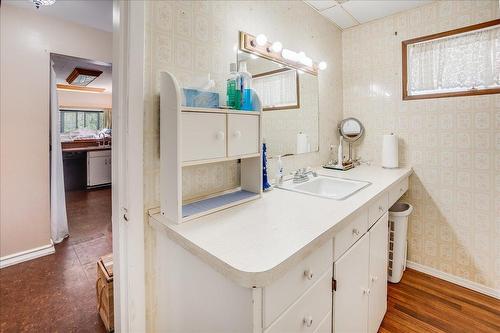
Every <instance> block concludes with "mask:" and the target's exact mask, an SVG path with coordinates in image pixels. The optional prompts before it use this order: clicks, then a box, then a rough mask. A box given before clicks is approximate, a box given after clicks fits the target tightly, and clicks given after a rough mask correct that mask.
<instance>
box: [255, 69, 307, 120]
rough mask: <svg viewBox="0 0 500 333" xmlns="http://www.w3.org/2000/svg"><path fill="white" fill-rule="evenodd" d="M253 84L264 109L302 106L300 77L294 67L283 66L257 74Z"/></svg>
mask: <svg viewBox="0 0 500 333" xmlns="http://www.w3.org/2000/svg"><path fill="white" fill-rule="evenodd" d="M252 86H253V89H254V90H255V91H256V92H257V94H258V95H259V97H260V99H261V102H262V109H263V110H264V111H270V110H285V109H298V108H299V107H300V98H299V77H298V74H297V71H296V70H294V69H289V68H282V69H278V70H275V71H271V72H266V73H262V74H256V75H254V76H253V78H252Z"/></svg>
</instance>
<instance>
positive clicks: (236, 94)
mask: <svg viewBox="0 0 500 333" xmlns="http://www.w3.org/2000/svg"><path fill="white" fill-rule="evenodd" d="M239 81H240V80H239V75H238V72H237V71H236V64H235V63H231V64H230V65H229V75H228V78H227V80H226V104H227V106H228V107H230V108H232V109H240V108H241V84H239Z"/></svg>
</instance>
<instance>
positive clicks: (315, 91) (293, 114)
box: [237, 50, 319, 158]
mask: <svg viewBox="0 0 500 333" xmlns="http://www.w3.org/2000/svg"><path fill="white" fill-rule="evenodd" d="M243 62H244V63H246V67H247V71H248V72H249V73H250V74H252V88H253V89H254V90H255V91H256V93H257V94H258V95H259V97H260V99H261V102H262V105H263V110H264V112H263V115H262V137H263V139H264V140H265V142H266V144H267V154H268V158H272V157H274V156H277V155H295V154H303V153H308V152H316V151H318V150H319V143H318V138H319V133H318V132H319V101H318V100H319V88H318V77H317V76H315V75H312V74H309V73H305V72H302V71H298V70H296V69H294V68H289V67H286V66H284V65H282V64H279V63H277V62H274V61H272V60H269V59H265V58H261V57H259V56H257V55H255V54H249V53H246V52H244V51H241V50H240V51H238V58H237V63H238V68H240V66H241V64H242V63H243Z"/></svg>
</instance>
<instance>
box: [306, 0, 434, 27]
mask: <svg viewBox="0 0 500 333" xmlns="http://www.w3.org/2000/svg"><path fill="white" fill-rule="evenodd" d="M433 1H434V0H315V1H305V2H306V3H307V4H308V5H310V6H311V7H313V8H314V9H316V10H317V11H318V12H319V13H320V14H321V15H323V16H325V17H326V18H328V19H329V20H330V21H332V22H333V23H335V25H337V26H338V27H339V28H340V29H341V30H344V29H347V28H351V27H354V26H356V25H359V24H363V23H366V22H369V21H372V20H376V19H379V18H382V17H385V16H389V15H392V14H395V13H399V12H403V11H405V10H408V9H412V8H416V7H420V6H423V5H426V4H428V3H431V2H433Z"/></svg>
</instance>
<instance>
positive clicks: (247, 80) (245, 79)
mask: <svg viewBox="0 0 500 333" xmlns="http://www.w3.org/2000/svg"><path fill="white" fill-rule="evenodd" d="M238 74H239V75H240V78H241V91H242V94H243V95H242V102H241V109H242V110H246V111H252V110H253V108H252V74H250V73H249V72H248V71H247V63H246V62H245V61H242V62H240V71H239V72H238Z"/></svg>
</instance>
